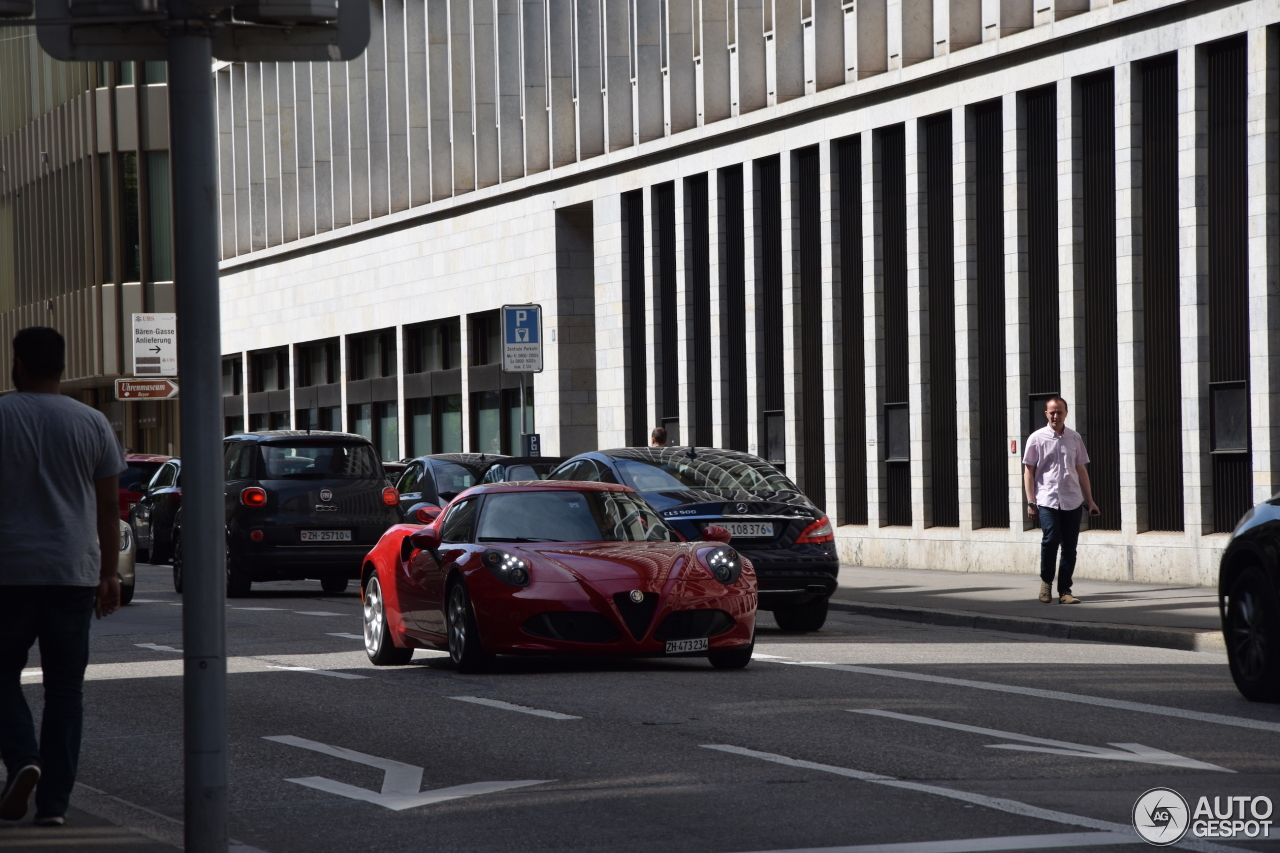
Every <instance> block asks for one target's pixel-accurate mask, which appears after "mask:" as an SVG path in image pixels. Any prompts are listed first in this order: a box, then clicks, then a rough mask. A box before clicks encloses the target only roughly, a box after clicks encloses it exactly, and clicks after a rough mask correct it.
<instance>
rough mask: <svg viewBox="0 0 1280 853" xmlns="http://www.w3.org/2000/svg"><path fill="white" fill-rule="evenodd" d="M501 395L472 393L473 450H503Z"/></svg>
mask: <svg viewBox="0 0 1280 853" xmlns="http://www.w3.org/2000/svg"><path fill="white" fill-rule="evenodd" d="M500 398H501V395H500V393H499V392H498V391H476V392H474V393H472V395H471V452H472V453H501V452H502V411H501V399H500Z"/></svg>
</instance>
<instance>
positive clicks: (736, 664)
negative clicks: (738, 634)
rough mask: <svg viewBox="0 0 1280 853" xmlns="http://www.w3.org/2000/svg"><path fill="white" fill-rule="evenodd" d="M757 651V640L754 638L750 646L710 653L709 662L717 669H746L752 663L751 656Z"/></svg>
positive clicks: (708, 655)
mask: <svg viewBox="0 0 1280 853" xmlns="http://www.w3.org/2000/svg"><path fill="white" fill-rule="evenodd" d="M755 650H756V638H755V637H752V638H751V642H750V643H749V644H748V645H745V646H738V647H737V648H733V649H721V650H720V651H715V652H709V653H708V654H707V660H708V661H709V662H710V663H711V665H712V666H714V667H715V668H716V669H746V667H747V664H749V663H751V655H752V653H753V652H754V651H755Z"/></svg>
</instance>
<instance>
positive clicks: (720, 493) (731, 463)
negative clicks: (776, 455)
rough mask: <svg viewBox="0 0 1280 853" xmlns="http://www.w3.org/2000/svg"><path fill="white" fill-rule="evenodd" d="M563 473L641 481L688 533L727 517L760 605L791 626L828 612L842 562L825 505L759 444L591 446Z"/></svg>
mask: <svg viewBox="0 0 1280 853" xmlns="http://www.w3.org/2000/svg"><path fill="white" fill-rule="evenodd" d="M551 479H553V480H585V481H588V482H595V481H599V482H604V483H620V484H622V485H624V486H630V487H631V488H633V489H635V490H636V491H637V492H639V493H640V494H641V495H643V496H644V499H645V500H646V501H648V502H649V505H650V506H652V507H653V508H654V509H655V510H657V511H658V512H659V513H661V514H662V517H663V518H664V519H666V521H667V523H668V524H670V525H671V526H672V527H674V528H675V529H676V530H678V531H679V532H680V535H682V536H684V537H685V538H686V539H688V540H694V539H697V538H698V537H699V536H701V534H702V530H703V528H705V527H707V526H708V525H712V524H717V525H720V526H721V527H725V528H727V529H728V530H729V532H730V533H731V534H732V535H733V546H734V547H735V548H737V549H738V550H739V551H741V552H742V553H743V554H745V555H746V556H747V558H748V559H750V560H751V563H752V565H754V566H755V569H756V578H757V580H758V581H759V590H760V609H761V610H772V611H773V616H774V619H776V620H777V622H778V627H780V628H782V630H784V631H816V630H818V629H819V628H821V627H822V625H823V623H825V622H826V619H827V603H828V599H829V598H830V596H831V593H832V592H834V591H835V588H836V574H837V572H838V571H839V568H840V561H839V560H838V559H837V558H836V547H835V545H836V543H835V531H834V530H832V527H831V522H830V521H828V520H827V517H826V515H824V514H823V512H822V510H820V509H818V508H817V507H816V506H814V504H813V502H812V501H810V500H809V499H808V498H807V497H805V495H804V494H803V493H802V492H801V491H800V489H799V488H798V487H797V486H796V484H795V483H793V482H791V480H789V479H787V477H786V475H785V474H783V473H782V472H781V471H779V470H778V469H777V468H775V467H773V466H772V465H770V464H769V463H768V462H765V461H764V460H763V459H761V458H760V457H758V456H753V455H751V454H750V453H740V452H738V451H736V450H718V449H716V448H712V447H624V448H620V449H618V450H601V451H596V452H593V453H582V454H579V455H577V456H574V457H573V458H572V459H570V460H568V461H567V462H565V463H563V464H562V465H561V466H560V467H559V468H557V469H556V470H555V471H553V472H552V474H551Z"/></svg>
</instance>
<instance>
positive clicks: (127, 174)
mask: <svg viewBox="0 0 1280 853" xmlns="http://www.w3.org/2000/svg"><path fill="white" fill-rule="evenodd" d="M126 65H131V63H126ZM120 226H121V229H120V230H121V232H122V233H121V235H120V236H121V238H122V241H123V243H124V254H123V255H122V256H121V258H120V260H121V261H122V262H123V267H124V269H123V273H124V277H123V279H121V280H122V281H142V247H141V242H140V240H141V237H140V233H141V232H140V228H139V224H138V155H137V154H136V153H134V152H131V151H126V152H124V153H122V154H121V155H120Z"/></svg>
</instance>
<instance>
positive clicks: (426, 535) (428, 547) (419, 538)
mask: <svg viewBox="0 0 1280 853" xmlns="http://www.w3.org/2000/svg"><path fill="white" fill-rule="evenodd" d="M409 541H410V542H411V543H413V547H415V548H417V549H418V550H419V551H434V550H436V549H437V548H439V547H440V531H439V530H436V529H435V528H434V527H424V528H422V529H421V530H418V531H415V532H413V533H410V534H409Z"/></svg>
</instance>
